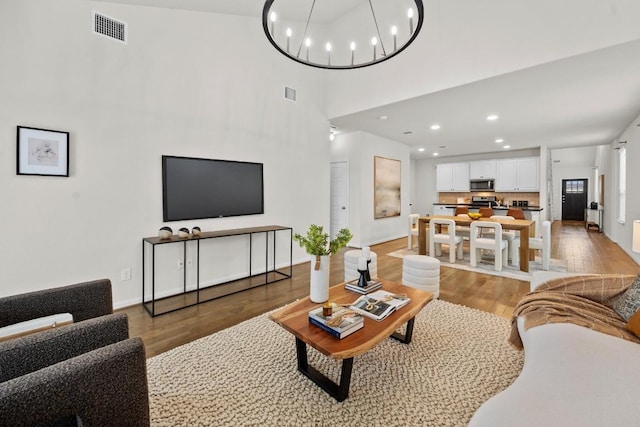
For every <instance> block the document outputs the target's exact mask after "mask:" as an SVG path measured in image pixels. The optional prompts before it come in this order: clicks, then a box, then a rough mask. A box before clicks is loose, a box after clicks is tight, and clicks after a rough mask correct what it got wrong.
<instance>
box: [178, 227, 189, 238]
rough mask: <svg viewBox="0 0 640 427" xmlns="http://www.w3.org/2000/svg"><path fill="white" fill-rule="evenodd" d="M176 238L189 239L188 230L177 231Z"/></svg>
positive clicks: (183, 228)
mask: <svg viewBox="0 0 640 427" xmlns="http://www.w3.org/2000/svg"><path fill="white" fill-rule="evenodd" d="M178 237H182V238H185V237H189V229H188V228H185V227H182V228H181V229H180V230H178Z"/></svg>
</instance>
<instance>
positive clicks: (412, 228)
mask: <svg viewBox="0 0 640 427" xmlns="http://www.w3.org/2000/svg"><path fill="white" fill-rule="evenodd" d="M419 218H420V215H419V214H411V215H409V234H408V236H407V239H408V242H407V243H408V244H407V248H409V250H411V249H413V237H414V236H415V238H416V240H418V231H419V230H418V219H419Z"/></svg>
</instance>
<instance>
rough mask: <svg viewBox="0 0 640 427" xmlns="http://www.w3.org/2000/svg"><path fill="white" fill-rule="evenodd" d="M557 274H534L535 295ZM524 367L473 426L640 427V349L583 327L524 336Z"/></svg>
mask: <svg viewBox="0 0 640 427" xmlns="http://www.w3.org/2000/svg"><path fill="white" fill-rule="evenodd" d="M558 276H559V274H558V273H549V272H544V273H535V274H534V277H533V279H532V282H531V287H532V290H533V289H535V287H536V286H537V285H538V284H540V283H542V282H544V281H546V280H548V279H550V278H552V277H558ZM523 324H524V319H523V318H518V330H519V331H520V336H521V338H522V342H523V344H524V359H525V360H524V367H523V369H522V372H521V373H520V376H519V377H518V378H517V379H516V380H515V381H514V382H513V384H512V385H511V386H509V387H508V388H507V389H505V390H504V391H502V392H500V393H498V394H497V395H495V396H494V397H492V398H491V399H489V400H488V401H487V402H485V403H484V404H483V405H482V406H481V407H480V408H479V409H478V411H477V412H476V413H475V414H474V416H473V417H472V419H471V422H470V423H469V425H470V426H473V427H480V426H487V427H489V426H491V427H500V426H505V427H506V426H509V427H512V426H518V427H526V426H545V427H550V426H558V427H560V426H562V427H569V426H580V427H585V426H594V427H595V426H597V427H603V426H616V427H622V426H640V402H639V398H640V345H639V344H636V343H633V342H631V341H627V340H624V339H621V338H617V337H613V336H610V335H606V334H603V333H600V332H596V331H593V330H591V329H588V328H584V327H581V326H577V325H573V324H568V323H555V324H547V325H542V326H537V327H533V328H530V329H529V330H527V331H525V330H524V327H523Z"/></svg>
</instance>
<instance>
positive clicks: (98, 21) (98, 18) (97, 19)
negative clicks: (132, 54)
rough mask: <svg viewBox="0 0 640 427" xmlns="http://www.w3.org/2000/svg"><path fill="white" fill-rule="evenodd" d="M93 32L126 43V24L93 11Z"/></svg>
mask: <svg viewBox="0 0 640 427" xmlns="http://www.w3.org/2000/svg"><path fill="white" fill-rule="evenodd" d="M93 33H94V34H98V35H101V36H104V37H108V38H110V39H112V40H117V41H119V42H122V43H124V44H126V43H127V24H126V23H124V22H122V21H118V20H117V19H114V18H111V17H110V16H106V15H103V14H101V13H98V12H95V11H94V12H93Z"/></svg>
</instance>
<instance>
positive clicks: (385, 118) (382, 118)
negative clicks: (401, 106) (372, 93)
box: [378, 116, 388, 120]
mask: <svg viewBox="0 0 640 427" xmlns="http://www.w3.org/2000/svg"><path fill="white" fill-rule="evenodd" d="M378 119H379V120H387V119H388V117H387V116H378Z"/></svg>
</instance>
